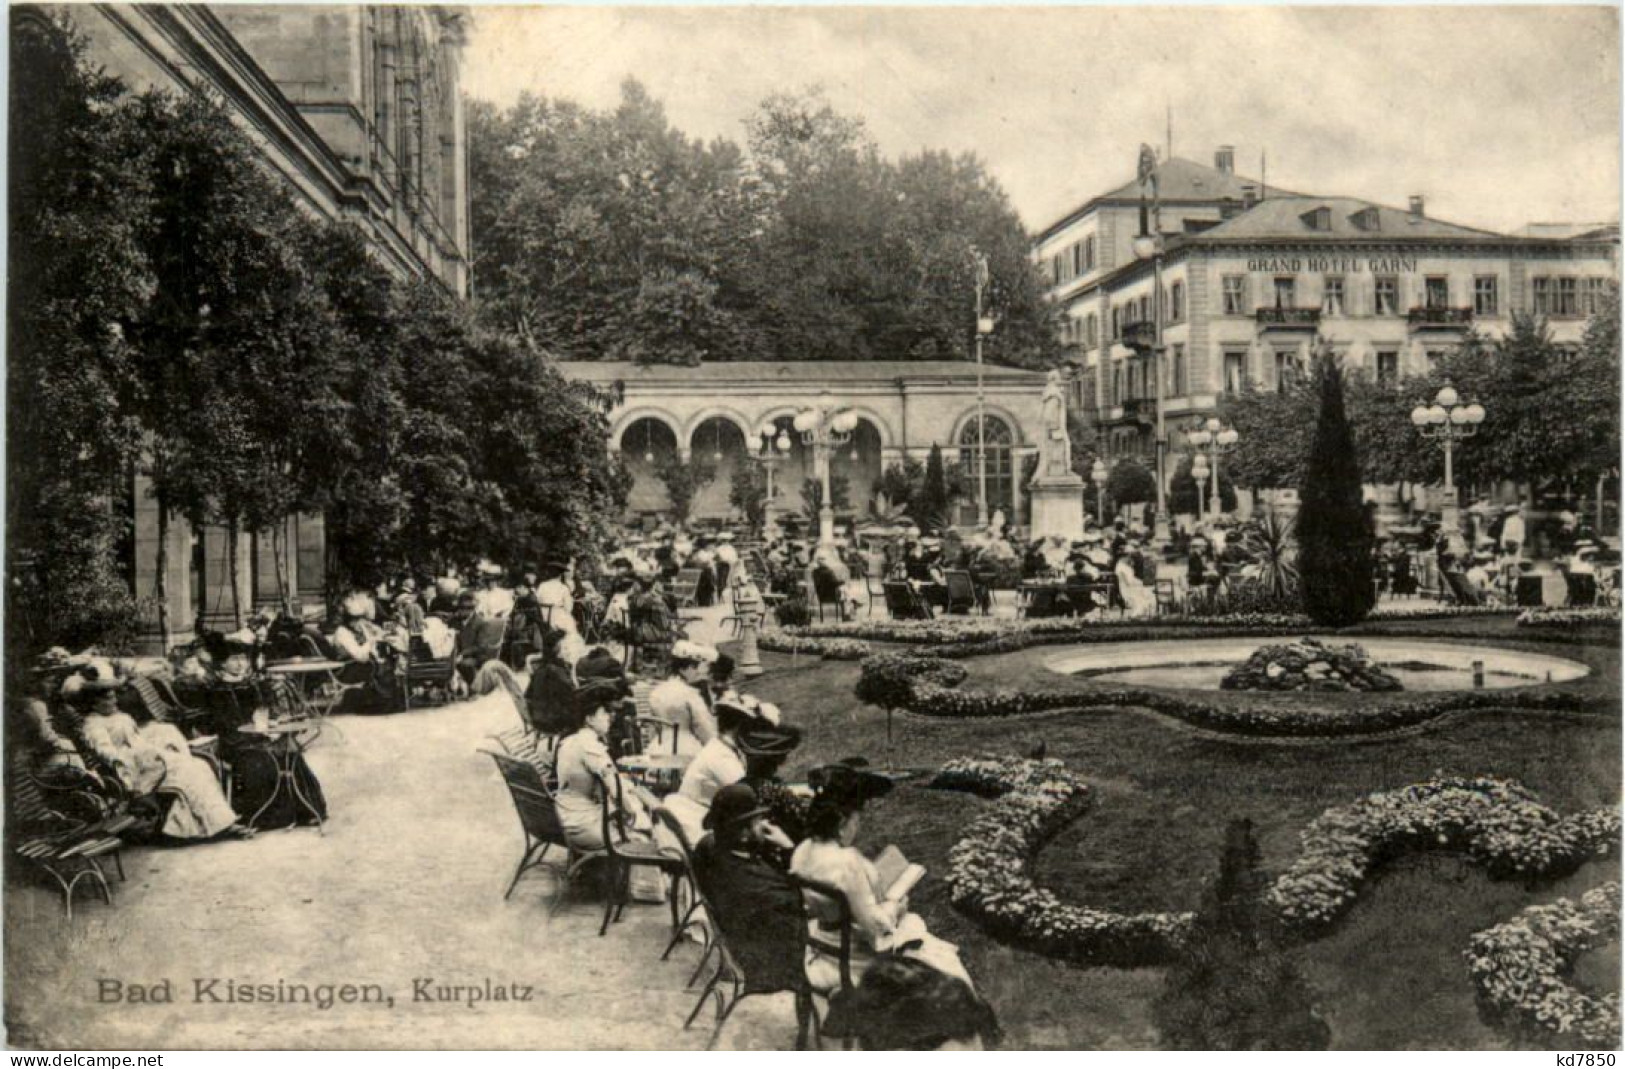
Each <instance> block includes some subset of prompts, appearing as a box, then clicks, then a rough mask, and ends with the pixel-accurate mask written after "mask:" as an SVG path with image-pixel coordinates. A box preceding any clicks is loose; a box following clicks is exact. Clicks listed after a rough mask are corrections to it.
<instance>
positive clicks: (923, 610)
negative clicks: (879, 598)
mask: <svg viewBox="0 0 1625 1069" xmlns="http://www.w3.org/2000/svg"><path fill="white" fill-rule="evenodd" d="M882 589H884V590H885V592H886V611H887V612H888V613H890V614H891V618H892V619H893V620H929V619H931V618H932V614H931V603H930V602H928V601H926V600H925V599H924V598H923V597H921V596H920V592H919V591H918V590H915V589H914V586H913V584H911V583H908V582H904V581H902V580H897V581H895V582H889V583H886V584H885V585H884V586H883V588H882Z"/></svg>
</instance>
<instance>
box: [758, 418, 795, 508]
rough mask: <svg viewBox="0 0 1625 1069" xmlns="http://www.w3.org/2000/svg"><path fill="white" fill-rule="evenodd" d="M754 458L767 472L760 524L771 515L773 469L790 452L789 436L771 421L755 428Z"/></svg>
mask: <svg viewBox="0 0 1625 1069" xmlns="http://www.w3.org/2000/svg"><path fill="white" fill-rule="evenodd" d="M756 439H757V441H756V460H757V462H758V463H760V464H761V465H762V470H763V471H764V472H765V473H766V474H767V496H766V498H765V499H764V501H763V503H762V525H763V526H764V527H765V526H766V525H767V521H768V520H769V519H771V518H772V516H773V469H774V468H776V467H778V464H779V461H780V460H782V459H783V458H784V457H786V456H788V455H789V453H790V436H789V435H788V434H786V433H785V432H784V431H782V430H779V429H778V428H777V427H775V426H774V425H773V424H771V423H764V424H762V425H761V426H760V427H757V428H756Z"/></svg>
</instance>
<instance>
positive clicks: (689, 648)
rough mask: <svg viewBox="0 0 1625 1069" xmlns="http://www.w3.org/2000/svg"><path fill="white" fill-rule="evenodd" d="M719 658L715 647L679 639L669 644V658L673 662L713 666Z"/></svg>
mask: <svg viewBox="0 0 1625 1069" xmlns="http://www.w3.org/2000/svg"><path fill="white" fill-rule="evenodd" d="M719 656H720V654H719V653H718V652H717V648H716V647H715V646H707V645H704V644H703V643H699V642H694V641H692V640H690V639H686V638H680V639H678V640H677V641H676V642H673V643H672V644H671V654H670V657H671V659H672V660H674V661H697V662H698V663H700V664H714V663H715V662H716V659H717V658H718V657H719Z"/></svg>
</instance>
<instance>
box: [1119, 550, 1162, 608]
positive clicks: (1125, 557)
mask: <svg viewBox="0 0 1625 1069" xmlns="http://www.w3.org/2000/svg"><path fill="white" fill-rule="evenodd" d="M1134 557H1135V554H1134V553H1132V552H1128V553H1122V554H1120V555H1119V556H1118V558H1117V564H1116V565H1115V566H1114V567H1113V569H1112V572H1113V574H1115V575H1116V576H1117V592H1118V593H1119V594H1121V595H1122V596H1123V604H1124V605H1125V606H1127V609H1128V615H1130V616H1150V615H1152V614H1153V613H1155V612H1156V611H1157V593H1156V591H1154V590H1152V589H1151V588H1150V587H1148V586H1146V585H1145V583H1144V581H1142V580H1141V579H1140V576H1139V573H1138V572H1136V571H1135V570H1134Z"/></svg>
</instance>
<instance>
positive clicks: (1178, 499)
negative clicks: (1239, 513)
mask: <svg viewBox="0 0 1625 1069" xmlns="http://www.w3.org/2000/svg"><path fill="white" fill-rule="evenodd" d="M1191 467H1192V460H1191V456H1190V454H1188V453H1187V454H1185V455H1184V456H1182V457H1180V458H1179V464H1178V465H1177V466H1176V467H1175V468H1174V478H1173V482H1172V483H1171V484H1170V485H1169V488H1168V511H1170V512H1173V513H1176V514H1177V513H1181V512H1183V513H1189V514H1191V515H1193V516H1194V515H1196V514H1197V512H1198V510H1199V508H1200V506H1201V505H1202V503H1203V502H1204V501H1205V502H1206V503H1207V507H1208V509H1209V510H1211V509H1212V508H1213V507H1214V503H1213V476H1212V475H1211V474H1210V475H1209V476H1208V477H1207V478H1205V479H1203V480H1202V486H1201V492H1200V493H1198V492H1197V486H1196V479H1195V478H1194V477H1193V476H1192V475H1191ZM1219 498H1220V502H1221V504H1220V508H1221V510H1222V511H1224V512H1234V511H1235V508H1236V488H1235V486H1234V485H1232V483H1231V482H1230V473H1229V472H1228V471H1226V470H1225V468H1224V462H1223V461H1221V462H1220V466H1219Z"/></svg>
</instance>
